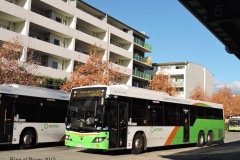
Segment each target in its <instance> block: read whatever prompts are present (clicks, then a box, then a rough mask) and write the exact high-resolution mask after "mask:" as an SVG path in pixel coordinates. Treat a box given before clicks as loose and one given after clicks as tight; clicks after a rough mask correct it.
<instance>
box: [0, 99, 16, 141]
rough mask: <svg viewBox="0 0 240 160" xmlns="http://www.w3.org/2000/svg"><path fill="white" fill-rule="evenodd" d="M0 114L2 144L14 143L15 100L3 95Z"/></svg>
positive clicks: (0, 138)
mask: <svg viewBox="0 0 240 160" xmlns="http://www.w3.org/2000/svg"><path fill="white" fill-rule="evenodd" d="M2 96H3V97H2V99H1V104H0V106H1V112H0V122H1V123H0V124H1V125H0V143H10V142H12V134H13V121H14V115H13V114H14V102H15V99H14V98H11V97H6V96H5V95H2Z"/></svg>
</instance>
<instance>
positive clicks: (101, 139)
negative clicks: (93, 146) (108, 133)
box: [92, 137, 105, 143]
mask: <svg viewBox="0 0 240 160" xmlns="http://www.w3.org/2000/svg"><path fill="white" fill-rule="evenodd" d="M104 139H105V137H97V138H95V139H94V140H93V141H92V143H101V142H103V141H104Z"/></svg>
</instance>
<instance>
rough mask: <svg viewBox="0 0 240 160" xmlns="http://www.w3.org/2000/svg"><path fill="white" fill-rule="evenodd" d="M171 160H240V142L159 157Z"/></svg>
mask: <svg viewBox="0 0 240 160" xmlns="http://www.w3.org/2000/svg"><path fill="white" fill-rule="evenodd" d="M159 157H162V158H168V159H171V160H226V159H227V160H236V159H240V141H235V142H230V143H226V144H221V145H214V146H211V147H203V148H198V149H196V150H191V151H185V152H179V153H176V154H172V155H166V156H165V155H164V156H163V155H159Z"/></svg>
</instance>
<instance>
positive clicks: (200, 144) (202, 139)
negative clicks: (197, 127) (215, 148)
mask: <svg viewBox="0 0 240 160" xmlns="http://www.w3.org/2000/svg"><path fill="white" fill-rule="evenodd" d="M204 144H205V137H204V133H203V132H202V131H201V132H199V134H198V140H197V147H203V146H204Z"/></svg>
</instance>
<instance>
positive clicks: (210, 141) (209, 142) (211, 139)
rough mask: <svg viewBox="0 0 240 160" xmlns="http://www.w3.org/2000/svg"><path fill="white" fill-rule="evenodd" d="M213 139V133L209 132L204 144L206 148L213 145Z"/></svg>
mask: <svg viewBox="0 0 240 160" xmlns="http://www.w3.org/2000/svg"><path fill="white" fill-rule="evenodd" d="M213 138H214V137H213V132H212V131H209V132H208V135H207V143H206V145H207V146H211V145H212V144H213Z"/></svg>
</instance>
